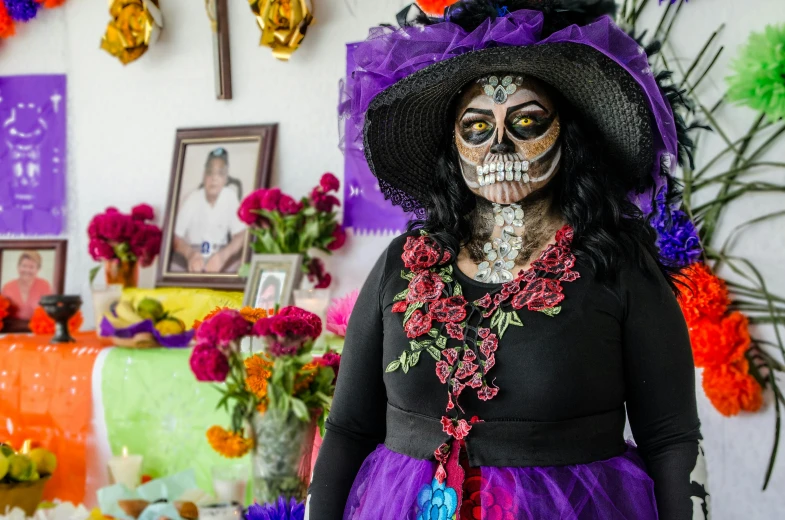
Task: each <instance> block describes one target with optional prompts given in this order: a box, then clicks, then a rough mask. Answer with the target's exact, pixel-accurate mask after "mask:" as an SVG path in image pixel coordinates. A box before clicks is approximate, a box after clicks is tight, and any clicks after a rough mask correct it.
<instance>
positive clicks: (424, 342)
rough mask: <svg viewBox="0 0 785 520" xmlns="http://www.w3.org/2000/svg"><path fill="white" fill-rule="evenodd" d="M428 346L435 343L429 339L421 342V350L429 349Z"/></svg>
mask: <svg viewBox="0 0 785 520" xmlns="http://www.w3.org/2000/svg"><path fill="white" fill-rule="evenodd" d="M428 345H433V341H431V340H429V339H424V340H422V341H421V342H420V348H421V349H423V348H425V347H427V346H428Z"/></svg>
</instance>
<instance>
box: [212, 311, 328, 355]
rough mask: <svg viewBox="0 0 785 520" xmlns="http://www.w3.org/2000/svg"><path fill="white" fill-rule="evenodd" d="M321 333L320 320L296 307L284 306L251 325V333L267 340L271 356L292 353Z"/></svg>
mask: <svg viewBox="0 0 785 520" xmlns="http://www.w3.org/2000/svg"><path fill="white" fill-rule="evenodd" d="M200 330H201V329H200ZM321 333H322V320H320V319H319V317H318V316H317V315H315V314H313V313H310V312H308V311H306V310H303V309H300V308H298V307H284V308H283V309H281V311H280V312H279V313H278V314H276V315H275V316H272V317H269V318H262V319H260V320H259V321H257V322H256V324H255V325H254V326H253V334H254V335H255V336H261V337H264V338H265V339H266V340H267V344H268V351H269V352H270V354H272V355H273V356H289V355H294V354H296V353H297V352H298V351H299V350H300V349H301V348H302V347H303V346H304V345H305V343H306V342H307V341H308V340H312V339H316V338H318V337H319V335H320V334H321Z"/></svg>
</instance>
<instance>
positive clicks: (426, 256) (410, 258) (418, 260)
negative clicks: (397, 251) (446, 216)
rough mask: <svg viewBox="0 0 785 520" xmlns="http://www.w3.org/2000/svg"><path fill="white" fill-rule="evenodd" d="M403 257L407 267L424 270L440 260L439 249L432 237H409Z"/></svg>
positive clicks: (404, 247)
mask: <svg viewBox="0 0 785 520" xmlns="http://www.w3.org/2000/svg"><path fill="white" fill-rule="evenodd" d="M401 258H402V259H403V264H404V265H405V266H406V268H407V269H411V270H412V271H422V270H423V269H428V268H430V267H433V266H434V265H436V262H438V261H439V251H438V250H437V249H436V243H435V242H434V241H433V239H432V238H430V237H426V236H419V237H416V238H415V237H407V238H406V244H405V245H404V246H403V255H401Z"/></svg>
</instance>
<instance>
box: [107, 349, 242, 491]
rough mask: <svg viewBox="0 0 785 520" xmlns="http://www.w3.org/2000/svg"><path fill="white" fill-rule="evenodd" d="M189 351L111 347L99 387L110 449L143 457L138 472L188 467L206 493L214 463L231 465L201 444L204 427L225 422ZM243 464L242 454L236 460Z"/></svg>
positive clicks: (159, 473) (215, 393)
mask: <svg viewBox="0 0 785 520" xmlns="http://www.w3.org/2000/svg"><path fill="white" fill-rule="evenodd" d="M190 355H191V349H161V348H156V349H125V348H114V349H111V350H110V351H109V353H108V355H107V358H106V362H105V364H104V367H103V373H102V374H101V376H102V382H101V390H102V393H103V404H104V418H105V421H106V430H107V434H108V437H109V446H110V447H111V449H112V453H113V454H115V455H118V454H120V453H121V451H122V449H123V446H127V447H128V451H129V452H130V453H134V454H140V455H143V456H144V462H143V465H142V473H144V474H148V475H150V476H152V477H153V478H158V477H163V476H167V475H173V474H175V473H177V472H179V471H183V470H186V469H188V468H193V470H194V472H195V474H196V483H197V484H198V485H199V487H200V488H201V489H203V490H205V491H207V492H210V493H212V491H213V489H212V477H211V471H212V468H213V467H214V466H221V465H229V464H232V463H237V462H238V459H235V460H231V461H230V460H229V459H225V458H222V457H221V456H220V455H218V454H217V453H215V452H214V451H213V450H212V448H210V445H209V444H208V442H207V437H206V432H207V429H208V428H209V427H210V426H213V425H216V424H217V425H220V426H226V425H228V424H229V415H228V414H227V413H226V412H225V411H223V410H220V411H219V410H216V405H217V404H218V400H219V399H220V394H219V393H218V391H217V390H216V388H215V386H214V385H212V384H210V383H199V382H197V381H196V378H195V377H194V375H193V373H192V372H191V368H190V367H189V365H188V358H189V356H190ZM239 461H245V462H246V463H247V464H248V468H249V473H250V466H251V463H250V461H249V460H248V457H245V458H244V459H239Z"/></svg>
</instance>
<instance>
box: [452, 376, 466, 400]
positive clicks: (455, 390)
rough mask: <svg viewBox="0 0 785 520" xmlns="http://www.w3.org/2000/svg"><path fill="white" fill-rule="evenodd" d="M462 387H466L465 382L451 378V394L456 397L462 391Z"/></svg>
mask: <svg viewBox="0 0 785 520" xmlns="http://www.w3.org/2000/svg"><path fill="white" fill-rule="evenodd" d="M464 388H466V385H465V384H463V383H461V382H460V381H458V380H457V379H453V380H452V395H454V396H455V397H456V398H457V397H458V396H459V395H461V392H463V389H464Z"/></svg>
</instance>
